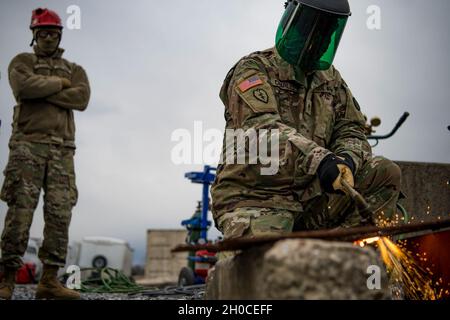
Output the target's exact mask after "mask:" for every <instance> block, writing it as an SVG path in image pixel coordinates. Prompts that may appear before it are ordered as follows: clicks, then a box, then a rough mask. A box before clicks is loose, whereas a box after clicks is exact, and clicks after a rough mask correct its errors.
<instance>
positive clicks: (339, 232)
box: [172, 219, 450, 252]
mask: <svg viewBox="0 0 450 320" xmlns="http://www.w3.org/2000/svg"><path fill="white" fill-rule="evenodd" d="M445 228H450V219H446V220H435V221H430V222H424V223H416V224H406V225H401V226H393V227H384V228H381V227H376V226H363V227H356V228H348V229H343V228H338V229H328V230H314V231H298V232H292V233H286V234H282V235H273V236H263V237H242V238H236V239H229V240H224V241H221V242H218V243H214V244H206V245H187V244H183V245H179V246H177V247H175V248H174V249H173V250H172V252H184V251H197V250H208V251H211V252H219V251H233V250H244V249H248V248H251V247H254V246H260V245H264V244H269V243H274V242H276V241H279V240H285V239H322V240H333V241H349V242H353V241H357V240H361V239H366V238H372V237H388V236H394V235H399V234H405V233H412V232H418V231H425V230H431V231H433V232H435V231H438V230H443V229H445Z"/></svg>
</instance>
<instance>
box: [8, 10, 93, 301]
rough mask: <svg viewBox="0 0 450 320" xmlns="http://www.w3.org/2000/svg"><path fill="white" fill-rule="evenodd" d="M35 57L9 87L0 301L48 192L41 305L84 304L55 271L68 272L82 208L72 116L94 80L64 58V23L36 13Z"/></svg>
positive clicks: (17, 67)
mask: <svg viewBox="0 0 450 320" xmlns="http://www.w3.org/2000/svg"><path fill="white" fill-rule="evenodd" d="M30 28H31V31H32V33H33V41H32V43H31V45H33V43H34V42H35V41H36V45H35V46H34V54H33V53H21V54H19V55H17V56H16V57H15V58H14V59H13V60H12V62H11V64H10V65H9V69H8V72H9V82H10V85H11V88H12V91H13V94H14V97H15V98H16V101H17V105H16V107H15V108H14V116H13V124H12V127H13V131H12V136H11V139H10V143H9V147H10V153H9V161H8V164H7V166H6V169H5V171H4V173H5V180H4V182H3V187H2V190H1V199H2V200H3V201H5V202H6V203H7V204H8V207H9V209H8V213H7V215H6V219H5V226H4V230H3V233H2V238H1V249H2V260H1V262H2V264H3V266H4V270H5V278H4V280H3V282H2V283H1V284H0V298H3V299H10V298H11V296H12V293H13V290H14V279H15V273H16V270H17V269H18V268H19V267H20V265H21V257H22V256H23V254H24V253H25V250H26V248H27V243H28V237H29V229H30V226H31V222H32V218H33V212H34V210H35V209H36V206H37V204H38V200H39V195H40V192H41V189H43V190H44V220H45V227H44V240H43V244H42V247H41V248H40V250H39V258H40V260H41V261H42V262H43V264H44V270H43V275H42V278H41V280H40V282H39V285H38V287H37V292H36V298H38V299H45V298H46V299H79V298H80V295H79V293H78V292H76V291H73V290H69V289H66V288H64V287H63V286H62V285H61V283H60V282H59V281H58V279H57V271H58V269H59V268H60V267H63V266H64V265H65V260H66V252H67V243H68V231H69V224H70V220H71V215H72V212H71V211H72V208H73V206H75V204H76V202H77V196H78V194H77V188H76V185H75V172H74V160H73V157H74V153H75V143H74V140H75V124H74V114H73V111H74V110H78V111H83V110H85V109H86V107H87V105H88V101H89V96H90V88H89V82H88V78H87V76H86V73H85V71H84V70H83V68H82V67H80V66H79V65H76V64H75V63H71V62H69V61H67V60H65V59H63V58H62V57H61V56H62V54H63V52H64V50H63V49H62V48H59V44H60V42H61V36H62V29H63V26H62V24H61V19H60V18H59V16H58V15H57V14H56V13H55V12H53V11H51V10H48V9H41V8H38V9H36V10H34V11H33V13H32V18H31V25H30Z"/></svg>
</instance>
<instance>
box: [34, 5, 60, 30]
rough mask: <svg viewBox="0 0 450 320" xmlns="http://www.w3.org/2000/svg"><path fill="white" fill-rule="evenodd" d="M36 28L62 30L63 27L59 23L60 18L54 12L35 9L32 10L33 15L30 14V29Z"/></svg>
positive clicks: (45, 9)
mask: <svg viewBox="0 0 450 320" xmlns="http://www.w3.org/2000/svg"><path fill="white" fill-rule="evenodd" d="M38 27H56V28H59V29H62V28H63V25H62V23H61V18H60V17H59V16H58V14H57V13H56V12H55V11H52V10H49V9H47V8H37V9H36V10H33V13H32V14H31V24H30V29H35V28H38Z"/></svg>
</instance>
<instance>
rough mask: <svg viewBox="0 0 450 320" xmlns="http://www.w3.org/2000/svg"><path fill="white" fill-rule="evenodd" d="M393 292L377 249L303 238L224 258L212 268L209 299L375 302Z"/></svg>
mask: <svg viewBox="0 0 450 320" xmlns="http://www.w3.org/2000/svg"><path fill="white" fill-rule="evenodd" d="M377 281H379V282H377ZM368 283H369V285H368ZM378 285H379V286H378ZM377 286H378V288H377ZM369 287H370V288H369ZM390 296H391V293H390V289H389V284H388V280H387V276H386V272H385V270H384V266H383V264H382V262H381V261H380V260H379V256H378V254H377V253H376V251H375V250H374V249H372V248H360V247H357V246H354V245H353V244H350V243H344V242H328V241H321V240H309V239H306V240H304V239H302V240H284V241H279V242H277V243H275V244H273V245H268V246H263V247H257V248H253V249H251V250H247V251H244V252H242V253H240V254H238V255H236V256H234V257H230V258H227V259H224V260H220V261H219V262H218V263H217V264H216V266H215V268H214V269H212V270H211V271H210V274H209V277H208V283H207V289H206V296H205V297H206V299H213V300H215V299H219V300H222V299H232V300H237V299H313V300H316V299H320V300H321V299H336V300H344V299H345V300H347V299H353V300H359V299H361V300H374V299H389V298H390Z"/></svg>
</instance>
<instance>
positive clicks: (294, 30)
mask: <svg viewBox="0 0 450 320" xmlns="http://www.w3.org/2000/svg"><path fill="white" fill-rule="evenodd" d="M348 17H349V15H339V14H335V13H331V12H327V11H323V10H319V9H316V8H313V7H310V6H307V5H303V4H301V3H298V2H297V1H292V2H290V3H289V5H288V6H287V8H286V11H285V13H284V15H283V17H282V19H281V22H280V25H279V27H278V31H277V36H276V48H277V50H278V53H279V54H280V56H281V57H282V58H283V59H284V60H286V61H287V62H288V63H289V64H291V65H294V66H298V67H300V68H301V69H302V70H303V71H313V70H327V69H328V68H330V67H331V65H332V63H333V60H334V56H335V55H336V51H337V48H338V46H339V42H340V40H341V37H342V33H343V32H344V29H345V25H346V24H347V19H348Z"/></svg>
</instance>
